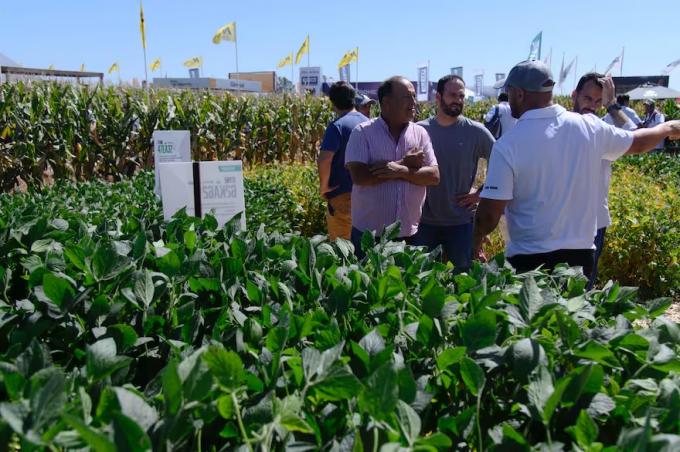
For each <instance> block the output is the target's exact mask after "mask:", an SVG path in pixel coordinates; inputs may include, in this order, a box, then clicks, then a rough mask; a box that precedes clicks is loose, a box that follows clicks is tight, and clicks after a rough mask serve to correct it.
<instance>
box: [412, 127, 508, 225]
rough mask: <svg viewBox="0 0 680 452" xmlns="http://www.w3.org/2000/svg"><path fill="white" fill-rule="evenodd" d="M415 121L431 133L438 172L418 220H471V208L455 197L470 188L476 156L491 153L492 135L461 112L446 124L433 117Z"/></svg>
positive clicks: (444, 222) (439, 222)
mask: <svg viewBox="0 0 680 452" xmlns="http://www.w3.org/2000/svg"><path fill="white" fill-rule="evenodd" d="M418 124H420V125H421V126H423V127H425V129H426V130H427V133H428V134H429V135H430V139H431V140H432V146H433V147H434V153H435V156H436V157H437V162H438V164H439V175H440V182H439V185H436V186H432V187H427V198H425V205H424V206H423V214H422V217H421V219H420V222H421V223H424V224H430V225H435V226H457V225H460V224H467V223H470V222H471V221H472V219H473V217H474V212H470V211H468V210H466V209H464V208H462V207H459V206H458V201H457V199H456V197H457V196H459V195H464V194H467V193H469V192H470V189H471V188H472V184H473V183H474V181H475V175H476V174H477V163H478V161H479V159H480V158H484V159H487V160H488V159H489V156H490V155H491V148H492V147H493V144H494V142H495V140H494V138H493V136H492V135H491V133H490V132H489V131H488V130H487V129H486V127H484V125H483V124H481V123H479V122H477V121H473V120H471V119H468V118H466V117H464V116H460V117H458V121H456V123H455V124H453V125H451V126H447V127H443V126H441V125H439V123H438V122H437V120H436V119H435V118H434V117H432V118H428V119H426V120H424V121H421V122H419V123H418Z"/></svg>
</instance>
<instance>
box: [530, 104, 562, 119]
mask: <svg viewBox="0 0 680 452" xmlns="http://www.w3.org/2000/svg"><path fill="white" fill-rule="evenodd" d="M566 111H567V110H566V109H565V108H564V107H563V106H561V105H558V104H554V105H551V106H550V107H545V108H535V109H533V110H528V111H525V112H524V114H523V115H522V116H521V117H520V118H519V120H520V121H524V120H526V119H546V118H555V117H557V116H559V115H561V114H562V113H564V112H566Z"/></svg>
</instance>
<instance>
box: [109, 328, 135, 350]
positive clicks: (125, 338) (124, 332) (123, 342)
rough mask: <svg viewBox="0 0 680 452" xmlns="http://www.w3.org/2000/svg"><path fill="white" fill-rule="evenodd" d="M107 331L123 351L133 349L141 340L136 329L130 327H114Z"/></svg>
mask: <svg viewBox="0 0 680 452" xmlns="http://www.w3.org/2000/svg"><path fill="white" fill-rule="evenodd" d="M106 331H107V333H109V334H111V336H113V338H114V339H115V341H116V345H117V346H118V347H119V348H120V349H121V350H127V349H128V348H130V347H132V346H133V345H135V343H136V342H137V339H138V338H139V336H137V333H136V332H135V330H134V328H132V327H131V326H130V325H125V324H118V325H112V326H110V327H108V328H107V329H106Z"/></svg>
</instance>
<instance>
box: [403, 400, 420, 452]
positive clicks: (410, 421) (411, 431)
mask: <svg viewBox="0 0 680 452" xmlns="http://www.w3.org/2000/svg"><path fill="white" fill-rule="evenodd" d="M397 419H398V420H399V427H400V428H401V432H402V433H403V435H404V437H405V438H406V441H407V442H408V445H409V446H413V444H414V443H415V442H416V440H417V439H418V435H420V429H421V427H422V423H421V421H420V416H418V413H416V411H415V410H414V409H413V408H411V407H410V406H409V405H408V404H407V403H406V402H404V401H402V400H399V401H398V403H397Z"/></svg>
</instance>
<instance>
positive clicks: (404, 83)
mask: <svg viewBox="0 0 680 452" xmlns="http://www.w3.org/2000/svg"><path fill="white" fill-rule="evenodd" d="M378 101H379V103H380V116H379V117H378V118H375V119H371V120H370V121H366V122H364V123H362V124H359V125H358V126H356V128H355V129H354V130H353V131H352V134H351V135H350V137H349V142H348V143H347V148H346V151H345V166H346V167H347V169H348V170H349V172H350V174H351V175H352V182H353V183H354V185H353V188H352V243H353V244H354V247H355V252H356V254H357V255H358V256H359V257H362V256H363V251H362V249H361V236H362V234H363V233H364V232H365V231H373V232H375V233H377V234H382V232H383V229H384V228H385V226H388V225H390V224H392V223H394V222H396V221H399V222H400V230H399V238H401V239H405V240H406V241H407V242H410V239H411V237H412V236H413V235H414V234H415V233H416V232H417V231H418V222H419V221H420V214H421V211H422V207H423V202H424V201H425V193H426V188H425V187H426V186H427V185H436V184H438V183H439V169H438V168H437V159H436V158H435V155H434V152H433V151H432V144H431V143H430V138H429V136H428V135H427V132H426V131H425V129H423V128H422V127H421V126H419V125H417V124H414V123H413V122H412V121H413V118H414V116H415V112H416V92H415V89H414V88H413V85H412V84H411V82H410V81H408V80H407V79H406V78H404V77H398V76H396V77H391V78H389V79H387V80H385V81H384V82H383V83H382V85H380V88H378Z"/></svg>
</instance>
